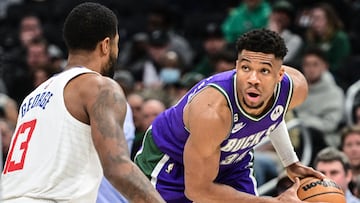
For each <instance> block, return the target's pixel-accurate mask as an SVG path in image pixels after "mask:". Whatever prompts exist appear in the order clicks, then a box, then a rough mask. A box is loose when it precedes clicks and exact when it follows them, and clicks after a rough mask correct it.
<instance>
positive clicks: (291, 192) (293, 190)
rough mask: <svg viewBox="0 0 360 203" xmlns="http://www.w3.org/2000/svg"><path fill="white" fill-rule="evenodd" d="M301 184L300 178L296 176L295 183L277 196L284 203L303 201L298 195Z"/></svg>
mask: <svg viewBox="0 0 360 203" xmlns="http://www.w3.org/2000/svg"><path fill="white" fill-rule="evenodd" d="M299 186H300V179H299V178H294V184H293V185H292V186H291V187H290V188H288V189H287V190H285V191H284V192H283V193H281V194H280V195H279V196H277V197H276V199H278V200H279V201H280V202H284V203H290V202H291V203H300V202H302V201H301V200H300V199H299V198H298V196H297V190H298V189H299Z"/></svg>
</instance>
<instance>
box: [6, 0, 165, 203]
mask: <svg viewBox="0 0 360 203" xmlns="http://www.w3.org/2000/svg"><path fill="white" fill-rule="evenodd" d="M117 23H118V22H117V19H116V16H115V14H114V13H113V12H112V11H111V10H109V9H108V8H106V7H104V6H102V5H100V4H95V3H84V4H80V5H78V6H77V7H75V8H74V9H73V10H72V11H71V12H70V14H69V16H68V17H67V18H66V20H65V24H64V39H65V42H66V45H67V47H68V49H69V56H68V63H67V67H66V70H65V71H64V72H62V73H60V74H58V75H56V76H54V77H52V78H50V79H49V80H47V81H45V82H44V83H43V84H41V85H40V86H39V87H38V88H36V89H35V90H34V91H33V92H32V93H30V94H29V95H28V96H27V97H26V98H25V99H24V101H23V102H22V104H21V107H20V112H19V118H18V122H17V127H16V132H15V133H14V136H13V139H12V142H11V146H10V150H9V153H8V157H7V161H6V163H5V167H4V170H3V173H2V180H1V182H2V183H1V184H2V201H1V202H6V203H7V202H9V203H17V202H26V203H32V202H95V200H96V196H97V191H98V187H99V184H100V180H101V178H102V176H103V174H104V175H105V177H106V178H107V179H108V180H109V181H110V183H111V184H113V185H114V187H115V188H116V189H117V190H119V191H120V192H121V193H122V194H123V195H125V197H126V198H127V199H129V200H130V201H132V202H164V201H163V200H162V199H161V196H160V195H159V194H158V193H157V191H156V190H155V189H154V188H153V187H152V185H151V184H150V182H149V181H148V180H147V179H146V177H145V176H144V175H143V174H142V172H141V171H140V170H139V169H138V168H137V167H136V165H135V164H134V163H133V162H131V160H130V158H129V152H128V148H127V144H126V141H125V138H124V134H123V122H124V118H125V114H126V100H125V97H124V94H123V92H122V90H121V88H120V87H119V85H118V84H117V83H116V82H115V81H113V80H111V79H110V78H109V77H111V76H112V74H113V71H114V70H113V68H114V67H113V65H114V64H115V62H116V60H117V55H118V41H119V35H118V32H117ZM104 76H109V77H104Z"/></svg>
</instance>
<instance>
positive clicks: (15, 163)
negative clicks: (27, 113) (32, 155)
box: [3, 119, 36, 174]
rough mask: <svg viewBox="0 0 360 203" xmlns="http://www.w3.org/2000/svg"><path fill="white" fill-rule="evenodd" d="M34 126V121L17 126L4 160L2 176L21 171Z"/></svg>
mask: <svg viewBox="0 0 360 203" xmlns="http://www.w3.org/2000/svg"><path fill="white" fill-rule="evenodd" d="M35 125H36V119H34V120H32V121H29V122H25V123H23V124H21V125H20V126H19V128H18V130H17V132H16V134H15V137H14V140H13V142H12V144H11V147H10V151H9V154H8V156H7V159H6V163H5V167H4V171H3V173H4V174H6V173H8V172H12V171H16V170H21V169H23V167H24V161H25V157H26V152H27V149H28V145H29V142H30V139H31V135H32V133H33V131H34V128H35Z"/></svg>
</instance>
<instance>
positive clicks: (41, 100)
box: [20, 91, 53, 117]
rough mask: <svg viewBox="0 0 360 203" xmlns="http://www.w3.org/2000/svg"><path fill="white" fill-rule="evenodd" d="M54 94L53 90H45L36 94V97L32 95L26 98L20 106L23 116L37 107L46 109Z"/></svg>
mask: <svg viewBox="0 0 360 203" xmlns="http://www.w3.org/2000/svg"><path fill="white" fill-rule="evenodd" d="M52 96H53V93H52V92H50V91H44V92H41V93H39V94H37V95H35V96H34V97H30V98H29V99H27V100H24V102H23V104H22V105H21V107H20V113H21V117H24V116H25V114H26V113H27V112H28V111H30V110H31V109H33V108H35V107H40V108H42V109H45V108H46V105H47V104H48V103H49V101H50V98H51V97H52Z"/></svg>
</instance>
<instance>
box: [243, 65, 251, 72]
mask: <svg viewBox="0 0 360 203" xmlns="http://www.w3.org/2000/svg"><path fill="white" fill-rule="evenodd" d="M241 69H242V70H243V71H245V72H248V71H249V70H250V68H249V67H248V66H241Z"/></svg>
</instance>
